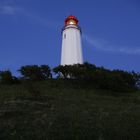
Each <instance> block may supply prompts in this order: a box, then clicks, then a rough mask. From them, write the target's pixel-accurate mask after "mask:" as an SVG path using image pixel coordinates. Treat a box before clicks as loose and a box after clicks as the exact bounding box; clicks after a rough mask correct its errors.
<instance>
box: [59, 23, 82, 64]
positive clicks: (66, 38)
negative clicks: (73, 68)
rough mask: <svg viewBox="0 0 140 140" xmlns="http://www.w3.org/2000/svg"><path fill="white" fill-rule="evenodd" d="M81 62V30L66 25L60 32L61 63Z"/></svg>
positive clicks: (74, 26)
mask: <svg viewBox="0 0 140 140" xmlns="http://www.w3.org/2000/svg"><path fill="white" fill-rule="evenodd" d="M73 64H83V56H82V44H81V30H80V28H79V27H78V26H76V25H67V26H65V27H64V29H63V32H62V52H61V65H73Z"/></svg>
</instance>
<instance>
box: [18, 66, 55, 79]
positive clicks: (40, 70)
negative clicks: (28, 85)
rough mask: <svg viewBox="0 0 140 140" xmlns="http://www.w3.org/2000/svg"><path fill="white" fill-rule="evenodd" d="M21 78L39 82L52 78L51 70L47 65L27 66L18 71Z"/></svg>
mask: <svg viewBox="0 0 140 140" xmlns="http://www.w3.org/2000/svg"><path fill="white" fill-rule="evenodd" d="M19 72H20V73H21V75H22V76H23V77H22V78H23V79H25V80H31V81H41V80H46V79H48V78H52V74H51V70H50V68H49V66H48V65H41V66H38V65H27V66H22V67H21V68H20V70H19Z"/></svg>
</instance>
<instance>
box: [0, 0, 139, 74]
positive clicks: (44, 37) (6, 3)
mask: <svg viewBox="0 0 140 140" xmlns="http://www.w3.org/2000/svg"><path fill="white" fill-rule="evenodd" d="M69 15H74V16H76V17H77V18H78V19H79V25H80V27H81V28H82V43H83V55H84V61H88V62H90V63H93V64H95V65H97V66H104V67H105V68H109V69H122V70H127V71H132V70H134V71H136V72H138V71H139V72H140V0H0V70H6V69H10V70H11V71H12V72H13V73H14V74H17V72H16V70H17V69H19V68H20V66H23V65H31V64H38V65H40V64H48V65H49V66H51V67H54V66H57V65H59V64H60V56H61V43H62V42H61V41H62V40H61V29H62V27H63V25H64V20H65V18H66V17H67V16H69Z"/></svg>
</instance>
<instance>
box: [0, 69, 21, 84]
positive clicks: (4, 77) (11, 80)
mask: <svg viewBox="0 0 140 140" xmlns="http://www.w3.org/2000/svg"><path fill="white" fill-rule="evenodd" d="M0 82H1V83H2V84H16V83H19V80H18V78H16V77H14V76H12V73H11V72H10V71H9V70H7V71H0Z"/></svg>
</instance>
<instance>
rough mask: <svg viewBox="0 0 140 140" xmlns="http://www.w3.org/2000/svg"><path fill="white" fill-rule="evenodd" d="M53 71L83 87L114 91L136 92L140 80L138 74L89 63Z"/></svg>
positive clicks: (57, 68)
mask: <svg viewBox="0 0 140 140" xmlns="http://www.w3.org/2000/svg"><path fill="white" fill-rule="evenodd" d="M53 71H54V73H55V74H57V75H58V77H62V78H65V79H75V80H77V81H79V84H81V86H83V85H84V86H90V87H95V88H100V89H108V90H113V91H131V90H135V89H136V88H137V86H136V85H137V83H138V79H139V76H138V74H136V73H134V72H132V73H129V72H125V71H121V70H113V71H111V70H107V69H105V68H103V67H96V66H95V65H92V64H89V63H84V64H83V65H81V64H75V65H69V66H67V65H65V66H58V67H56V68H54V69H53Z"/></svg>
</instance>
